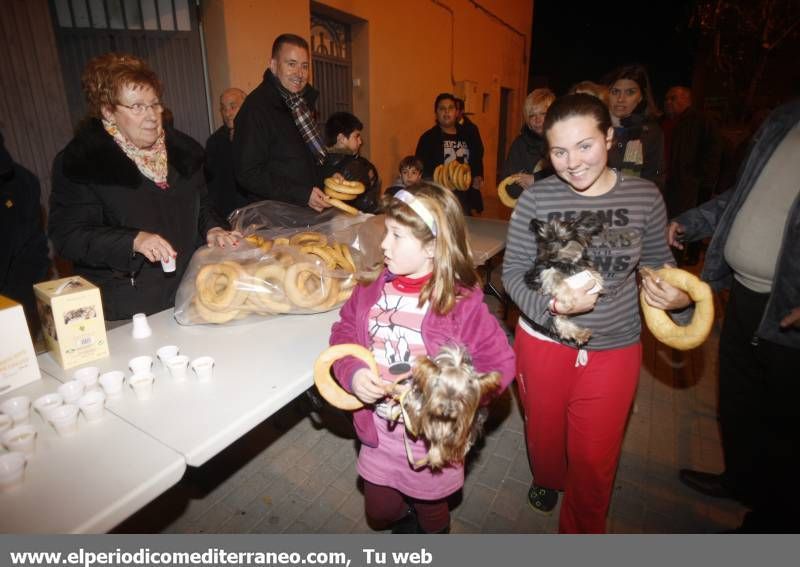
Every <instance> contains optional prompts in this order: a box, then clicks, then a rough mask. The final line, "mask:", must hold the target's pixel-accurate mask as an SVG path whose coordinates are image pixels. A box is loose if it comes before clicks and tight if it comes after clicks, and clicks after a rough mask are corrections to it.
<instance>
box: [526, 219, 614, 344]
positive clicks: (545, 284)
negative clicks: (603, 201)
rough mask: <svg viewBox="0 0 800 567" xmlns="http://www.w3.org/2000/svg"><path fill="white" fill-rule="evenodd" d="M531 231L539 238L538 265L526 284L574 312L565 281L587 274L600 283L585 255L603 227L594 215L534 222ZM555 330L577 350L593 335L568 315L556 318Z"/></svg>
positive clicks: (536, 264) (531, 271) (529, 275)
mask: <svg viewBox="0 0 800 567" xmlns="http://www.w3.org/2000/svg"><path fill="white" fill-rule="evenodd" d="M530 230H531V232H533V233H534V234H535V235H536V245H537V254H536V263H535V264H534V265H533V267H532V268H531V269H530V270H529V271H528V272H527V273H526V274H525V283H526V284H528V286H529V287H530V288H531V289H533V290H535V291H541V292H542V293H543V294H545V295H552V296H553V297H555V298H556V300H557V301H558V302H559V304H560V305H562V306H563V307H564V308H565V309H566V310H569V309H572V302H571V297H572V294H571V292H570V287H569V284H567V283H566V279H567V278H569V277H570V276H573V275H575V274H577V273H580V272H582V271H584V270H588V271H589V272H590V273H591V274H592V277H593V278H594V279H595V280H597V283H598V284H599V285H600V286H602V285H603V277H602V276H601V275H600V273H599V272H598V271H597V270H595V269H594V266H593V265H592V262H591V261H590V260H589V256H588V255H587V253H586V250H587V248H588V247H589V245H590V244H591V241H592V236H594V235H596V234H599V233H600V232H602V230H603V223H602V222H601V221H600V219H599V218H598V217H597V215H595V214H586V215H582V216H580V217H579V218H577V219H575V220H570V221H558V220H551V221H549V222H543V221H540V220H538V219H535V218H534V219H532V220H531V224H530ZM552 325H553V330H554V331H555V333H556V334H557V335H558V336H559V337H561V338H563V339H566V340H567V341H571V342H573V343H575V344H577V345H578V346H581V345H584V344H586V342H587V341H588V340H589V338H590V337H591V336H592V331H591V330H589V329H586V328H583V327H580V326H578V325H576V324H575V323H574V322H573V321H572V320H571V319H570V317H568V316H566V315H556V316H554V317H553V323H552Z"/></svg>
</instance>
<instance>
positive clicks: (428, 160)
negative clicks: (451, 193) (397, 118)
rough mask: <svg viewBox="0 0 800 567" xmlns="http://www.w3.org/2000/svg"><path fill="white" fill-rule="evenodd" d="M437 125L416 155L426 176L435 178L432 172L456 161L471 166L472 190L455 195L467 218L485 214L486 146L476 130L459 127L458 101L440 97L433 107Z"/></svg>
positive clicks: (447, 95)
mask: <svg viewBox="0 0 800 567" xmlns="http://www.w3.org/2000/svg"><path fill="white" fill-rule="evenodd" d="M433 109H434V112H435V113H436V124H435V125H434V126H433V127H432V128H430V129H429V130H427V131H426V132H424V133H423V134H422V136H420V137H419V141H418V142H417V151H416V152H415V155H416V157H417V158H419V159H420V160H421V161H422V163H423V164H424V165H425V171H424V172H423V176H424V177H425V178H427V179H432V178H433V170H435V169H436V167H437V166H439V165H442V164H443V163H450V162H451V161H453V160H457V161H459V162H462V163H466V164H469V167H470V170H471V172H472V186H471V187H470V188H469V189H468V190H467V191H456V192H455V193H456V196H457V197H458V200H459V201H460V202H461V206H462V208H463V209H464V214H467V215H470V214H472V211H477V212H479V213H480V212H481V211H483V197H482V196H481V186H482V185H483V143H482V142H481V140H480V135H477V136H476V133H477V128H475V129H472V128H465V127H463V126H461V125H460V124H458V114H457V110H456V97H455V96H454V95H452V94H450V93H441V94H440V95H439V96H437V97H436V102H435V103H434V105H433Z"/></svg>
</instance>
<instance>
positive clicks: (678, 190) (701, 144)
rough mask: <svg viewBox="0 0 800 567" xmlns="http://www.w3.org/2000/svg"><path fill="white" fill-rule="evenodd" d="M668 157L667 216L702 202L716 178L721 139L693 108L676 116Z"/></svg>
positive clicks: (720, 152) (718, 133)
mask: <svg viewBox="0 0 800 567" xmlns="http://www.w3.org/2000/svg"><path fill="white" fill-rule="evenodd" d="M669 153H670V155H668V156H667V183H666V191H665V195H664V197H665V201H666V204H667V211H668V213H669V215H670V216H675V215H679V214H681V213H682V212H684V211H687V210H689V209H691V208H692V207H696V206H697V205H699V204H701V203H705V202H706V201H708V200H709V199H710V198H711V195H713V193H714V189H715V188H716V185H717V179H718V178H719V171H720V162H721V160H722V136H721V135H720V132H719V129H718V128H717V127H716V125H715V124H714V123H713V122H712V121H711V120H709V119H708V118H706V117H705V116H703V115H702V114H701V113H700V112H698V111H697V110H695V109H694V108H692V107H689V108H687V109H686V110H685V111H684V112H683V113H682V114H681V115H680V116H678V118H677V120H676V122H675V126H674V127H673V129H672V138H671V141H670V144H669Z"/></svg>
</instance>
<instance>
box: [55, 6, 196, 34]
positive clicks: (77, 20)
mask: <svg viewBox="0 0 800 567" xmlns="http://www.w3.org/2000/svg"><path fill="white" fill-rule="evenodd" d="M52 1H53V5H54V7H55V11H56V20H57V22H58V25H59V27H61V28H78V29H79V28H91V29H96V30H102V29H112V30H142V29H143V30H147V31H192V18H191V15H190V12H189V10H190V6H189V0H52Z"/></svg>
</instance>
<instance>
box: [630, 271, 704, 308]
mask: <svg viewBox="0 0 800 567" xmlns="http://www.w3.org/2000/svg"><path fill="white" fill-rule="evenodd" d="M666 267H669V266H666ZM650 274H653V273H652V272H650V273H648V272H646V271H643V272H642V289H643V290H644V300H645V301H646V302H647V304H648V305H650V306H651V307H655V308H656V309H663V310H664V311H671V310H674V309H683V308H684V307H688V305H689V304H690V303H691V302H692V300H691V298H690V297H689V296H688V295H687V294H686V292H684V291H681V290H679V289H678V288H677V287H675V286H672V285H670V284H668V283H667V282H664V281H661V280H660V279H658V277H656V276H655V274H653V275H650Z"/></svg>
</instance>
